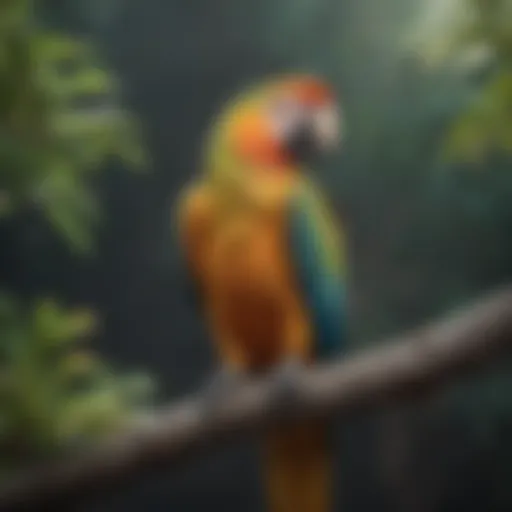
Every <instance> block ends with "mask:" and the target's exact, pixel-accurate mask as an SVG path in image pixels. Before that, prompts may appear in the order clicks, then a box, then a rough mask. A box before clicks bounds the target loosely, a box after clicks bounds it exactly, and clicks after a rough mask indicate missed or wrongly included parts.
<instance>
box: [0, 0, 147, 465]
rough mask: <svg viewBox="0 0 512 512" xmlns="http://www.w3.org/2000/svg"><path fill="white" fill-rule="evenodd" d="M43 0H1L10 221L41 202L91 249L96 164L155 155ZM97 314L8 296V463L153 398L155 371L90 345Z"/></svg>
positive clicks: (2, 330)
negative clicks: (130, 371) (46, 18)
mask: <svg viewBox="0 0 512 512" xmlns="http://www.w3.org/2000/svg"><path fill="white" fill-rule="evenodd" d="M33 7H34V5H33V3H32V2H30V1H25V0H9V1H3V2H1V3H0V221H1V222H2V226H6V225H10V226H14V227H15V226H16V224H15V223H14V222H12V221H14V220H16V218H17V216H20V215H21V214H23V213H25V212H27V211H30V212H31V213H32V214H37V215H38V216H40V217H43V218H44V219H46V221H47V222H48V223H49V224H50V225H51V226H52V227H53V228H54V230H55V232H56V233H57V234H58V235H60V236H61V237H62V238H63V239H64V240H65V241H66V242H67V243H68V244H69V245H70V247H71V248H73V249H75V250H77V251H80V252H83V251H86V250H89V249H91V247H92V228H93V227H94V224H95V222H96V221H97V220H98V218H99V205H98V204H97V202H96V199H95V196H94V193H93V188H92V181H91V178H92V177H93V175H94V173H96V172H98V171H99V170H101V168H102V165H103V164H104V163H105V162H106V161H107V160H108V159H109V158H111V157H116V158H121V160H122V161H124V162H125V164H127V165H128V166H130V167H131V168H133V169H140V168H142V164H143V163H144V161H145V159H144V154H143V151H142V149H141V147H140V145H139V134H138V130H137V126H136V124H135V122H134V121H133V120H132V119H131V118H130V116H129V115H128V114H127V113H126V112H124V111H123V110H122V109H121V108H120V107H118V106H117V98H118V95H119V91H118V86H117V84H116V82H115V80H114V78H113V77H112V75H111V74H110V73H109V72H108V71H107V70H106V69H105V68H104V67H101V66H100V64H99V63H98V59H97V57H96V55H95V53H94V51H93V48H92V46H91V45H89V44H88V43H86V42H83V41H79V40H77V39H75V38H74V37H71V36H69V35H64V34H59V33H54V32H51V31H48V30H47V29H45V28H44V27H42V26H39V25H38V24H37V23H36V21H37V20H35V19H34V18H33V16H32V12H33ZM30 218H33V216H32V217H30ZM96 323H97V322H96V319H95V316H94V315H93V314H92V313H91V312H90V311H88V310H85V309H83V310H81V309H70V310H68V309H66V308H64V307H63V306H62V305H60V304H59V303H58V302H56V301H53V300H50V299H28V300H27V299H23V300H21V299H16V298H14V297H12V296H11V295H9V294H6V293H3V294H1V295H0V460H1V464H0V470H1V471H8V470H11V469H13V468H14V467H17V466H19V465H25V464H29V463H30V462H33V461H34V460H37V459H38V458H41V457H48V456H51V455H52V454H55V453H57V452H59V451H60V450H63V449H70V448H72V447H74V446H81V445H82V444H83V443H85V442H87V441H90V440H91V439H93V438H95V437H97V436H99V435H102V434H103V433H105V432H107V431H109V430H111V429H112V428H116V427H119V425H120V424H122V423H123V422H124V421H125V420H127V419H129V418H130V417H131V416H132V415H133V414H135V413H136V412H137V411H139V410H140V408H141V406H142V404H143V402H145V401H147V399H148V398H149V393H150V391H151V382H150V380H149V379H148V378H147V377H146V376H144V375H127V376H124V375H118V374H117V372H115V371H114V370H113V369H112V368H111V367H110V366H109V365H108V364H107V363H106V362H105V361H104V360H103V359H102V358H101V357H100V356H99V355H96V354H93V353H92V352H91V351H90V350H87V348H86V347H85V345H84V343H85V341H86V340H88V339H89V338H91V337H92V336H93V335H94V334H95V332H96V327H97V325H96Z"/></svg>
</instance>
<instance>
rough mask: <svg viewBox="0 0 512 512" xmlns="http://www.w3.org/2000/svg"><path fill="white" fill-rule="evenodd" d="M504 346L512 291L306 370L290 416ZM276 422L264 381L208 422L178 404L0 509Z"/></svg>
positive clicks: (511, 318) (448, 368) (113, 478)
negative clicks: (348, 356) (335, 360)
mask: <svg viewBox="0 0 512 512" xmlns="http://www.w3.org/2000/svg"><path fill="white" fill-rule="evenodd" d="M510 348H512V287H509V288H507V289H504V290H502V291H499V292H497V293H494V294H492V295H490V296H488V297H487V298H484V299H482V300H481V301H479V302H478V303H476V304H475V305H473V306H471V307H468V308H466V309H465V310H462V311H460V312H459V313H457V314H454V315H452V316H450V317H448V318H447V319H445V320H441V321H439V322H437V323H432V324H431V325H427V326H425V327H422V328H419V329H417V330H415V331H413V332H410V333H408V334H405V335H402V336H399V337H397V338H395V339H392V340H388V341H387V342H385V343H382V344H381V345H380V346H379V347H378V348H376V349H372V350H369V351H367V352H366V353H363V354H360V355H357V356H355V357H352V358H350V359H346V360H342V361H339V362H335V363H333V364H330V365H326V366H318V367H314V368H312V369H308V370H304V371H303V372H302V373H301V374H300V375H299V378H298V381H297V400H296V401H294V404H293V407H292V409H293V410H292V411H291V412H292V413H293V415H294V417H304V416H313V415H329V414H332V413H333V412H335V411H339V412H341V413H343V414H345V415H347V414H354V413H355V412H359V411H362V410H365V409H369V408H376V407H380V406H386V405H389V404H391V403H396V402H400V401H404V400H411V399H418V398H421V396H422V395H424V394H425V393H428V392H431V391H433V390H435V389H436V388H439V387H440V386H444V385H446V384H447V383H448V381H452V380H455V379H459V378H460V377H461V376H463V375H465V374H467V373H469V372H473V371H475V370H477V369H479V368H481V367H483V366H484V365H485V364H486V363H489V362H490V361H492V360H493V359H496V358H498V357H499V356H500V355H505V354H506V352H508V351H509V350H510ZM288 412H290V411H288ZM283 419H286V418H283V415H282V414H280V413H279V406H278V397H277V395H276V393H275V387H274V381H273V380H272V379H269V378H266V379H262V380H261V381H258V382H251V383H248V384H246V385H245V384H244V385H242V386H240V388H239V389H236V390H233V395H232V396H230V397H229V399H226V401H225V402H223V403H222V404H220V405H219V408H218V409H217V410H216V411H215V412H214V413H213V414H212V415H211V416H209V417H208V418H205V416H204V414H203V413H202V408H201V406H200V402H199V399H196V398H194V399H188V400H184V401H183V402H181V403H178V404H175V405H171V406H170V407H169V408H168V409H163V410H161V411H159V412H155V413H154V415H153V416H152V418H151V421H149V422H148V423H147V424H144V425H139V426H137V427H134V428H133V429H132V430H130V431H126V432H123V433H120V434H118V435H117V436H116V437H115V438H112V439H109V440H106V441H105V442H103V443H101V444H100V445H98V446H96V447H93V448H91V449H90V450H89V451H87V452H86V453H83V454H78V455H76V456H75V457H74V458H70V459H68V460H60V461H58V462H56V463H53V464H49V465H47V466H44V467H42V468H35V469H33V470H31V471H29V472H26V473H22V474H20V475H19V476H18V477H15V478H13V479H12V480H10V481H9V482H7V483H6V484H5V485H4V486H3V487H1V488H0V510H2V511H3V510H9V511H14V510H20V509H32V510H41V509H43V507H51V508H50V509H51V510H53V507H55V506H56V505H62V504H67V503H72V502H73V501H77V500H80V499H82V498H86V497H90V496H91V495H92V494H94V493H98V492H99V491H102V490H107V489H110V488H114V487H115V486H117V485H119V484H121V483H127V482H128V481H130V480H131V479H134V478H135V477H137V476H140V475H141V474H142V473H143V472H144V471H146V470H149V469H152V470H155V469H158V468H159V467H162V466H171V465H173V464H176V463H177V462H178V460H179V459H182V458H183V457H184V456H186V455H189V454H191V453H192V452H193V451H194V452H197V453H200V452H201V451H202V450H203V449H206V448H207V447H208V446H211V445H213V444H217V443H220V442H221V441H223V440H227V439H229V438H232V437H233V435H235V434H237V435H245V434H247V433H249V432H255V431H257V430H259V429H262V428H265V427H268V426H269V425H271V424H274V423H275V422H278V421H283ZM288 420H290V418H288Z"/></svg>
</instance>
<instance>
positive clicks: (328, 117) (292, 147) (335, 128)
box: [286, 105, 341, 162]
mask: <svg viewBox="0 0 512 512" xmlns="http://www.w3.org/2000/svg"><path fill="white" fill-rule="evenodd" d="M339 126H340V120H339V114H338V112H337V109H336V108H335V107H334V106H331V105H324V106H321V107H319V108H317V109H315V110H313V111H311V112H309V113H308V115H307V116H305V117H304V118H303V120H302V122H301V123H300V124H299V125H298V126H297V128H296V129H295V130H293V131H292V132H291V133H290V134H289V136H288V138H287V139H286V148H287V150H288V152H289V154H290V155H292V157H293V159H294V160H296V161H298V162H310V161H311V160H314V159H316V158H317V157H320V156H322V155H324V154H325V153H330V152H331V151H333V150H335V149H336V148H337V147H338V145H339V143H340V139H341V137H340V127H339Z"/></svg>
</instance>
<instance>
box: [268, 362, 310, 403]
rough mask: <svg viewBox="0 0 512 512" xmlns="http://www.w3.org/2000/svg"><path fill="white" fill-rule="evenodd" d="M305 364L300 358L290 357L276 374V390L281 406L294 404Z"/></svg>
mask: <svg viewBox="0 0 512 512" xmlns="http://www.w3.org/2000/svg"><path fill="white" fill-rule="evenodd" d="M303 366H304V364H303V363H302V361H300V359H296V358H293V359H288V360H287V361H285V362H284V363H283V364H282V365H281V366H279V368H277V371H276V374H275V383H276V392H277V395H278V401H279V404H280V406H281V405H284V406H285V407H286V405H288V404H290V405H291V404H293V402H295V400H296V398H297V393H298V381H299V374H300V372H301V369H302V368H303Z"/></svg>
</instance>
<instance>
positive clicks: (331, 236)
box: [176, 74, 347, 512]
mask: <svg viewBox="0 0 512 512" xmlns="http://www.w3.org/2000/svg"><path fill="white" fill-rule="evenodd" d="M341 125H342V119H341V113H340V110H339V104H338V101H337V99H336V94H335V92H334V90H333V88H332V87H331V86H330V85H329V83H328V82H327V81H326V80H323V79H321V78H319V77H317V76H316V75H310V74H291V75H285V76H277V77H271V78H267V80H263V81H262V82H260V83H258V84H256V85H254V86H252V87H249V88H247V89H246V90H244V91H242V92H241V93H239V94H238V95H237V96H235V97H234V98H233V99H232V100H231V101H229V102H228V103H227V104H226V105H225V107H224V109H222V110H221V112H220V113H219V115H218V116H217V117H216V119H215V120H214V122H213V123H212V125H211V127H210V129H209V130H208V132H207V137H206V141H205V143H204V151H203V153H202V160H201V165H200V172H199V173H198V174H197V175H196V176H194V177H193V178H192V180H191V181H190V182H189V183H187V184H186V185H185V187H184V188H183V189H182V191H181V193H180V194H179V198H178V201H177V203H178V204H177V208H176V210H177V213H176V217H177V227H178V233H179V241H178V243H179V246H180V251H181V254H182V255H183V260H184V262H185V266H186V268H185V271H186V272H185V273H184V275H186V277H187V280H188V282H189V283H191V287H192V288H193V289H194V293H195V297H196V298H197V302H196V304H197V305H198V306H199V307H200V310H201V314H202V315H203V316H204V318H205V320H206V323H207V326H208V328H209V332H210V336H211V338H212V340H213V345H214V347H215V349H216V353H217V354H218V359H219V362H220V364H219V368H220V369H219V371H218V373H217V376H216V378H215V379H214V381H215V384H213V383H212V386H211V389H212V390H216V392H215V393H213V391H212V395H211V396H217V395H218V394H219V393H220V394H222V393H223V392H226V391H227V390H229V389H230V388H232V387H233V386H235V385H236V382H238V380H237V379H238V378H240V377H243V376H248V375H260V374H264V373H267V372H275V375H277V376H278V378H279V379H281V381H280V382H282V383H283V385H284V384H285V383H291V382H293V379H294V375H295V373H294V372H296V371H297V370H298V369H300V368H301V367H305V366H308V365H311V364H314V363H316V362H321V361H325V360H328V359H330V358H333V357H336V355H337V354H338V353H340V352H341V351H342V350H343V347H344V346H345V339H346V331H347V328H346V327H347V326H346V324H347V321H346V317H347V314H346V313H347V312H346V288H347V261H346V260H347V256H346V254H347V250H346V234H345V229H344V227H343V226H342V223H341V219H339V218H338V217H337V216H336V215H335V214H334V212H333V210H332V208H331V206H330V204H329V202H328V200H327V198H326V196H325V194H323V193H322V191H321V189H320V187H319V186H318V185H317V183H316V181H315V179H314V177H313V172H312V169H313V167H314V165H315V164H316V162H317V161H319V160H321V159H322V158H323V157H324V156H325V155H328V154H330V153H332V152H333V151H334V150H335V149H336V148H337V147H338V146H339V143H340V140H341V135H342V130H341ZM285 387H286V386H285ZM219 390H222V391H219ZM216 394H217V395H216ZM327 432H328V429H327V424H326V420H319V419H315V420H304V419H301V420H298V423H297V424H296V425H295V424H293V425H291V424H287V425H286V426H285V425H279V426H277V427H270V428H268V430H267V432H265V433H264V439H263V440H262V443H263V447H262V459H263V462H262V463H263V472H262V478H263V480H264V482H265V488H266V499H267V503H268V510H269V511H270V512H328V511H330V510H332V507H333V494H334V493H333V489H334V485H333V460H332V451H333V450H332V447H331V446H330V442H329V436H328V435H327Z"/></svg>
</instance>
